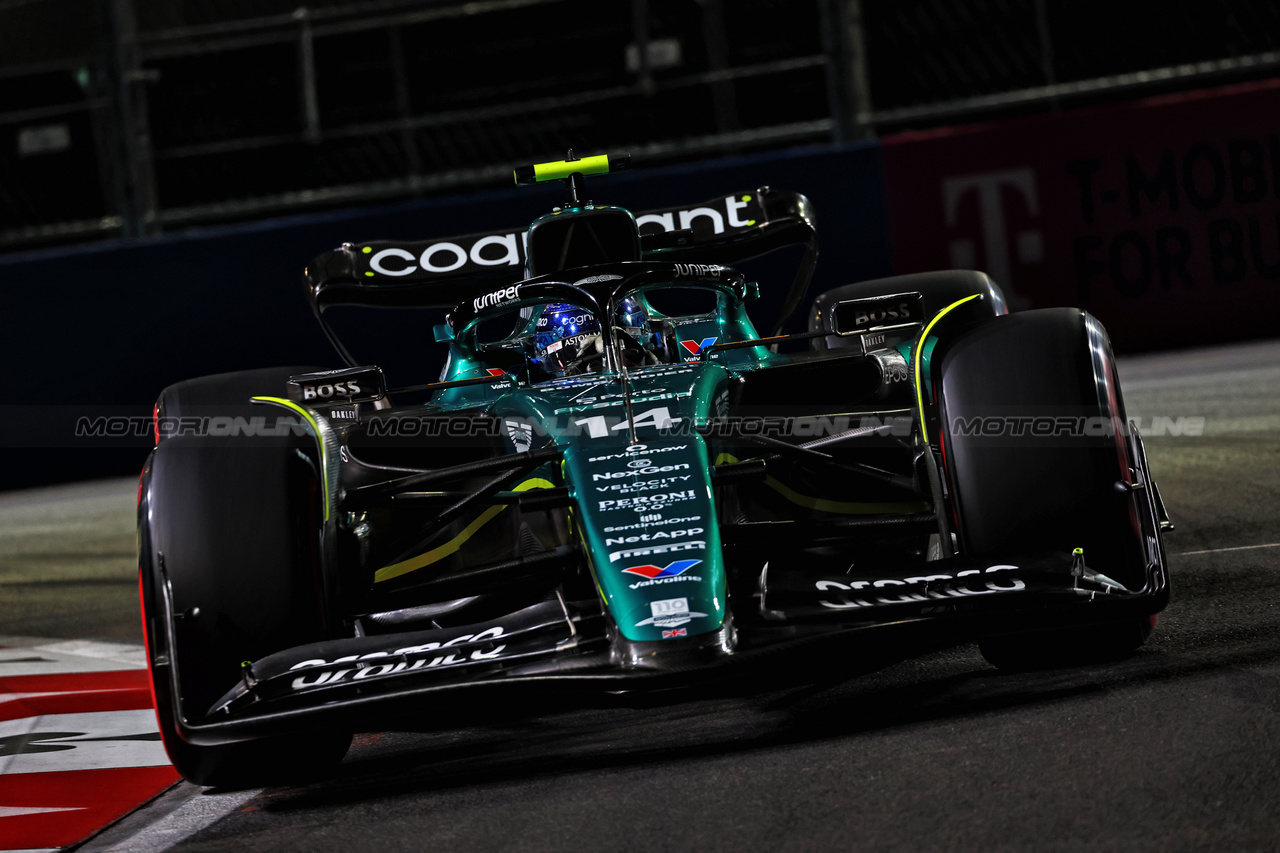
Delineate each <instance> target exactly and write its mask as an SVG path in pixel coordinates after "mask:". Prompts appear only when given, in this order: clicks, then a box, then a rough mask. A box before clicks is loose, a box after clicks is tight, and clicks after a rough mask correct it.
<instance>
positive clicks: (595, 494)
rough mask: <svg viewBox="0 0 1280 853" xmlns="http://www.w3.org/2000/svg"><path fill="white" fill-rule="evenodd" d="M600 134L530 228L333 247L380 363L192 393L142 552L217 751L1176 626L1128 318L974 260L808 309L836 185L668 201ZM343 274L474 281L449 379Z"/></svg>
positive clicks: (180, 701)
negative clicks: (646, 201) (836, 649)
mask: <svg viewBox="0 0 1280 853" xmlns="http://www.w3.org/2000/svg"><path fill="white" fill-rule="evenodd" d="M570 157H571V159H568V160H565V161H561V162H557V163H549V164H542V165H538V166H534V167H529V168H525V169H519V170H517V171H516V181H517V183H539V182H543V181H558V182H563V184H564V185H565V187H566V198H565V200H564V201H563V202H562V206H560V207H557V208H555V209H554V210H552V211H551V212H550V213H548V214H547V215H545V216H542V217H540V218H538V219H537V220H535V221H534V222H533V223H532V224H531V225H530V226H529V227H528V228H527V229H526V230H523V231H520V230H512V231H493V232H488V233H483V234H472V235H467V236H464V237H454V238H448V239H441V240H433V241H425V242H421V243H398V242H371V243H364V244H344V245H343V246H341V247H340V248H338V249H335V250H333V251H330V252H326V253H324V254H323V255H321V256H320V257H318V258H317V259H316V260H315V261H313V262H312V264H311V265H310V266H309V267H308V268H307V271H306V284H307V289H308V293H309V295H310V298H311V301H312V305H313V308H314V311H315V315H316V317H317V318H318V319H319V320H320V323H321V325H322V327H323V328H324V329H325V331H326V334H328V335H329V337H330V339H331V340H332V341H333V343H334V345H335V347H336V349H337V351H338V353H339V355H340V356H341V357H342V359H343V360H344V362H345V366H343V367H339V368H337V369H321V368H316V367H307V366H300V367H283V368H267V369H262V370H256V371H250V372H244V373H235V374H224V375H218V376H208V377H203V378H198V379H193V380H190V381H186V382H181V383H178V384H176V385H173V386H171V387H169V388H167V389H165V390H164V392H163V393H162V394H161V395H160V397H159V400H158V402H157V404H156V410H155V419H156V448H155V450H154V452H153V453H152V455H151V457H150V459H149V461H148V463H147V465H146V468H145V470H144V472H143V481H142V489H141V496H140V505H139V542H140V558H139V563H140V587H141V595H142V604H143V610H144V619H145V623H146V631H147V641H148V654H149V659H150V665H151V674H152V679H153V682H154V686H155V695H156V701H157V711H158V715H159V719H160V724H161V731H162V735H163V738H164V742H165V745H166V747H167V749H168V751H169V755H170V757H171V758H172V760H173V763H174V764H175V766H176V767H177V768H178V770H179V771H180V772H181V773H182V774H183V775H184V776H185V777H186V778H188V779H190V780H191V781H193V782H196V783H201V784H208V785H227V784H239V783H244V782H252V781H255V780H261V779H264V778H267V777H268V776H271V775H272V774H274V773H277V772H278V771H280V770H282V769H289V770H292V771H296V772H298V773H306V772H315V771H318V770H320V769H322V768H323V767H324V766H325V765H331V764H333V763H335V762H336V761H337V760H339V759H340V758H341V756H342V755H343V754H344V753H345V751H346V749H347V746H348V745H349V743H350V740H351V733H352V732H353V731H360V730H379V729H382V728H386V727H388V725H389V723H388V721H389V720H391V719H393V716H394V715H397V714H400V713H403V712H421V711H422V710H423V709H427V710H429V709H432V708H439V707H441V705H442V703H449V702H451V701H453V700H454V698H455V697H460V692H461V691H471V690H477V689H493V688H495V687H496V686H498V685H512V686H516V685H526V686H529V685H533V686H537V687H538V689H540V690H561V689H563V690H604V691H613V692H617V691H633V690H645V689H647V688H655V687H664V688H665V687H670V686H673V685H677V684H681V683H686V682H687V681H688V680H689V679H690V678H693V679H697V680H700V681H703V680H706V679H707V678H708V677H710V676H711V675H715V674H722V673H731V672H736V671H742V670H743V668H744V667H749V666H751V665H752V664H753V663H754V662H759V661H762V660H764V659H766V658H768V659H770V660H776V659H783V656H785V655H787V654H789V653H793V652H794V653H798V654H799V653H804V654H807V655H808V656H809V658H810V659H814V657H815V656H819V657H818V658H817V659H821V658H820V655H821V652H820V651H816V650H818V649H821V648H822V643H823V642H825V641H828V640H841V641H846V642H847V641H850V640H855V641H860V640H861V639H862V638H867V639H868V640H869V641H872V642H883V641H884V639H885V638H886V637H887V636H892V637H894V638H896V640H895V642H896V641H898V640H904V639H916V640H922V641H924V640H925V639H927V640H928V642H933V643H943V644H945V643H965V642H974V641H977V642H978V643H979V644H980V647H981V649H982V652H983V654H984V655H986V657H987V658H988V660H990V661H991V662H992V663H994V664H996V665H998V666H1002V667H1026V666H1036V665H1040V664H1045V663H1061V662H1070V661H1073V660H1086V659H1090V658H1097V657H1114V656H1118V655H1121V654H1124V653H1127V652H1131V651H1133V650H1134V649H1136V648H1137V647H1138V646H1139V645H1141V643H1142V642H1143V641H1144V640H1145V639H1146V637H1147V635H1148V634H1149V632H1150V630H1151V627H1152V625H1153V624H1154V618H1155V617H1154V614H1156V613H1157V612H1158V611H1160V610H1161V609H1162V608H1163V607H1164V606H1165V605H1166V603H1167V601H1168V595H1169V579H1168V571H1167V568H1166V564H1165V555H1164V547H1163V544H1162V531H1163V530H1165V529H1167V528H1168V527H1169V526H1170V525H1169V521H1168V518H1167V516H1166V513H1165V511H1164V508H1163V506H1162V504H1161V501H1160V497H1159V493H1158V491H1157V489H1156V486H1155V483H1154V482H1153V480H1152V479H1151V476H1150V473H1149V471H1148V466H1147V460H1146V455H1145V452H1144V450H1143V445H1142V442H1141V439H1140V438H1139V436H1138V434H1137V431H1136V429H1134V428H1133V427H1132V426H1131V425H1130V424H1129V423H1128V422H1127V421H1126V418H1125V412H1124V405H1123V400H1122V397H1121V392H1120V387H1119V383H1118V379H1117V374H1116V369H1115V364H1114V360H1113V357H1112V352H1111V347H1110V344H1109V342H1108V338H1107V334H1106V332H1105V330H1104V329H1103V328H1102V326H1101V325H1100V324H1099V323H1098V322H1097V321H1096V320H1095V319H1094V318H1093V317H1091V316H1090V315H1089V314H1087V313H1085V312H1083V311H1080V310H1075V309H1067V308H1059V309H1042V310H1032V311H1025V312H1017V313H1012V314H1010V313H1009V312H1008V311H1007V309H1006V306H1005V301H1004V299H1003V297H1002V294H1001V291H1000V289H999V287H998V286H997V285H996V284H995V283H994V282H992V281H991V280H990V279H989V278H988V277H987V276H985V275H984V274H982V273H978V272H971V271H947V272H936V273H928V274H920V275H907V276H899V277H895V278H887V279H881V280H876V281H866V282H861V283H857V284H850V285H846V286H843V287H839V288H836V289H834V290H831V291H828V292H826V293H823V294H821V295H819V296H818V297H817V298H816V299H815V300H814V301H813V302H812V304H811V306H810V307H809V308H808V330H807V331H806V332H802V333H794V334H782V333H780V331H779V330H780V329H781V328H782V326H783V320H784V319H785V317H786V315H788V314H791V313H793V312H794V311H796V310H798V309H799V308H800V307H801V304H802V301H803V299H804V296H805V291H806V289H807V286H808V282H809V279H810V276H811V274H812V272H813V269H814V262H815V259H816V254H817V248H816V239H815V228H814V224H813V213H812V210H811V206H810V204H809V202H808V200H807V199H806V198H805V197H804V196H802V195H799V194H796V193H792V192H786V191H781V190H776V189H768V188H764V189H758V190H752V191H749V192H738V193H734V194H732V195H726V196H724V197H722V198H719V199H715V200H713V201H710V202H707V203H704V204H701V205H695V206H693V207H689V208H672V209H669V210H660V211H653V212H649V213H644V214H642V215H636V214H633V213H632V212H630V211H628V210H625V209H622V208H619V207H612V206H607V205H597V204H592V203H590V202H588V201H586V200H585V195H584V191H585V190H584V182H585V177H586V176H590V175H598V174H603V173H606V172H608V171H611V170H616V169H617V168H619V167H621V166H622V165H624V164H625V160H624V158H621V157H608V156H601V157H588V158H583V159H572V155H570ZM784 247H800V248H801V250H802V254H803V259H802V261H801V262H800V264H799V268H798V271H797V272H796V274H795V277H794V279H793V281H791V282H790V284H789V290H788V291H787V296H786V298H785V300H784V301H783V302H784V307H783V312H782V313H783V315H784V316H783V318H781V319H779V321H778V323H777V325H776V326H775V327H774V328H771V329H768V330H766V331H768V332H769V334H768V335H766V336H763V337H762V336H761V334H760V333H759V332H758V331H757V329H756V328H755V326H754V325H753V324H752V322H751V320H750V319H749V317H748V313H747V308H748V306H749V305H750V303H751V302H752V300H754V299H757V298H758V297H759V294H760V287H761V286H764V287H772V286H773V283H771V282H762V283H760V284H758V283H757V282H755V281H751V280H748V278H746V277H745V276H744V275H743V274H742V273H741V272H739V271H737V270H736V269H735V268H734V265H741V264H744V263H746V262H748V261H750V260H751V259H753V258H756V257H758V256H761V255H764V254H766V253H771V252H773V251H774V250H776V249H780V248H784ZM341 305H359V306H377V307H386V308H406V309H409V308H423V307H435V308H437V309H438V308H446V307H447V308H448V309H449V313H448V314H447V317H446V322H444V323H442V324H439V325H437V326H435V328H434V338H435V341H436V342H437V344H438V346H440V347H442V348H445V349H447V358H446V360H445V366H444V370H443V375H442V376H441V377H440V380H439V381H438V382H434V383H431V384H428V385H419V386H413V387H405V388H388V387H387V382H386V379H385V376H384V373H383V371H382V370H381V369H380V368H379V367H377V366H373V365H370V364H368V363H361V362H360V361H358V360H357V359H355V358H353V357H352V356H351V354H350V353H349V352H348V350H347V348H346V347H345V346H344V345H343V343H342V342H341V341H340V340H339V339H338V337H337V336H336V334H334V332H333V330H332V328H331V326H330V323H329V320H328V319H327V318H326V311H327V310H328V309H330V308H333V307H334V306H341ZM426 335H427V336H429V335H430V333H429V332H428V333H426ZM801 650H804V651H803V652H802V651H801ZM832 660H833V663H832V668H833V669H834V670H838V666H837V664H835V663H834V660H836V658H832Z"/></svg>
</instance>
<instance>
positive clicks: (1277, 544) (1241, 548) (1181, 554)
mask: <svg viewBox="0 0 1280 853" xmlns="http://www.w3.org/2000/svg"><path fill="white" fill-rule="evenodd" d="M1255 548H1280V542H1270V543H1268V544H1266V545H1237V546H1236V547H1234V548H1208V549H1206V550H1204V551H1180V552H1179V553H1177V554H1170V555H1169V556H1171V557H1190V556H1193V555H1195V554H1217V553H1220V552H1222V551H1252V550H1253V549H1255Z"/></svg>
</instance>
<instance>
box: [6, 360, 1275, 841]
mask: <svg viewBox="0 0 1280 853" xmlns="http://www.w3.org/2000/svg"><path fill="white" fill-rule="evenodd" d="M1120 368H1121V377H1122V383H1123V386H1124V391H1125V395H1126V399H1127V402H1128V407H1129V414H1130V416H1131V417H1139V418H1141V419H1142V420H1141V421H1140V424H1141V425H1142V426H1143V427H1144V429H1145V430H1146V434H1147V446H1148V450H1149V453H1150V457H1151V466H1152V469H1153V473H1154V475H1155V477H1156V478H1157V480H1158V482H1159V484H1160V486H1161V489H1162V491H1163V494H1164V498H1165V502H1166V504H1167V505H1168V508H1169V511H1170V513H1171V515H1172V516H1173V518H1174V520H1175V522H1176V523H1177V530H1176V531H1175V532H1174V533H1172V534H1171V535H1169V536H1168V537H1167V539H1166V544H1167V546H1168V550H1169V553H1170V565H1171V570H1172V578H1173V601H1172V603H1171V604H1170V606H1169V608H1168V609H1167V610H1166V611H1165V612H1164V613H1163V614H1162V615H1161V618H1160V625H1159V627H1158V629H1157V632H1156V634H1155V635H1153V637H1152V639H1151V640H1150V641H1149V642H1148V643H1147V645H1146V646H1145V647H1144V648H1143V649H1142V650H1141V651H1140V652H1139V653H1138V654H1136V655H1135V656H1133V657H1132V658H1130V659H1128V660H1125V661H1122V662H1119V663H1114V664H1109V665H1104V666H1093V667H1088V668H1081V669H1060V670H1052V671H1043V672H1037V673H1024V674H1006V673H1002V672H999V671H997V670H995V669H993V668H992V667H990V666H989V665H987V664H986V663H985V662H984V661H983V659H982V658H981V656H980V655H979V654H978V652H977V650H976V648H974V647H961V648H956V649H951V650H947V651H942V652H934V653H930V654H927V655H925V656H923V657H919V658H916V659H911V660H906V661H901V662H898V663H892V664H889V665H876V664H874V663H873V662H872V661H871V659H870V657H869V656H865V657H864V656H859V655H848V656H842V657H837V658H834V659H828V660H821V661H815V662H814V663H816V664H820V665H821V666H822V667H824V668H825V669H827V670H829V671H833V672H839V673H842V676H841V677H840V678H835V679H830V680H827V681H824V682H822V683H819V684H816V685H811V686H799V685H787V684H786V683H775V684H773V685H771V686H768V687H766V688H764V689H762V690H760V691H759V692H757V693H754V694H753V693H742V692H727V693H718V692H715V691H698V692H690V693H689V694H687V695H682V696H667V697H662V701H651V702H627V701H623V700H618V701H612V702H603V703H595V705H594V706H593V707H585V708H584V707H579V706H573V705H568V704H563V703H561V704H557V703H555V702H553V701H543V702H533V701H529V702H522V703H520V704H519V705H518V706H516V705H513V704H512V703H496V702H495V703H494V704H486V705H481V706H479V707H477V708H475V709H472V710H470V711H467V712H465V713H464V714H463V715H461V716H460V717H457V716H455V718H453V719H449V720H446V718H445V715H443V714H442V713H441V712H440V711H439V710H437V709H425V710H424V711H423V713H422V714H421V716H420V718H418V719H416V720H411V721H407V722H402V723H401V724H400V727H401V728H402V729H404V730H399V731H393V732H386V733H375V734H367V735H361V736H359V737H358V738H357V741H356V744H355V746H354V747H353V748H352V750H351V753H350V754H349V755H348V757H347V759H346V761H345V762H344V763H343V764H342V766H341V767H340V768H339V770H338V772H337V774H336V775H335V776H334V777H332V778H330V779H328V780H325V781H321V782H317V783H314V784H311V785H308V786H304V787H293V788H272V789H266V790H255V791H235V792H230V791H210V790H201V789H198V788H195V787H193V786H190V785H187V784H186V783H181V784H179V785H178V786H176V787H174V788H173V789H171V790H170V791H169V792H167V793H166V794H164V795H162V796H161V797H160V798H159V799H157V800H156V801H153V803H151V804H150V805H149V806H147V807H146V808H144V809H142V810H140V811H138V812H136V813H135V814H133V815H131V816H130V817H128V818H126V819H124V820H123V821H122V822H120V823H118V824H116V825H115V826H113V827H110V828H108V829H107V830H106V831H105V832H103V833H102V834H100V835H99V836H97V837H96V838H94V839H92V840H90V841H89V842H88V843H86V844H85V845H83V846H82V848H81V849H82V850H85V851H95V852H96V851H106V850H112V851H117V850H118V851H153V850H169V849H173V850H184V851H221V850H235V851H238V853H248V851H257V850H263V851H266V850H271V851H275V850H308V851H329V850H334V851H337V850H342V851H349V850H360V849H377V850H414V851H417V850H433V851H454V850H459V851H470V850H476V851H493V850H556V851H562V850H584V851H592V850H610V851H618V853H622V852H623V851H632V850H636V851H640V850H643V851H655V850H658V851H665V850H672V851H677V850H679V851H686V850H699V849H701V850H739V851H767V850H920V849H927V850H1037V851H1039V850H1126V851H1128V850H1152V851H1154V850H1159V851H1176V850H1214V851H1217V850H1232V851H1240V850H1248V851H1252V850H1259V851H1264V850H1265V851H1276V850H1280V806H1278V805H1277V804H1280V630H1278V623H1280V523H1278V522H1277V510H1278V509H1280V342H1260V343H1250V344H1241V345H1235V346H1228V347H1219V348H1212V349H1204V350H1189V351H1183V352H1176V353H1165V354H1156V355H1146V356H1140V357H1131V358H1126V359H1122V360H1121V363H1120ZM1153 418H1169V419H1170V421H1169V422H1166V428H1165V429H1164V431H1165V432H1166V433H1170V432H1176V431H1177V430H1178V429H1179V428H1180V429H1182V430H1183V431H1185V430H1186V429H1187V428H1188V427H1190V428H1191V430H1192V431H1195V428H1194V424H1195V422H1194V421H1190V422H1188V421H1186V420H1183V421H1178V420H1177V419H1178V418H1184V419H1186V418H1192V419H1195V418H1203V428H1202V430H1201V431H1200V434H1199V435H1186V434H1183V435H1175V434H1165V435H1155V434H1152V433H1151V431H1150V425H1151V424H1152V419H1153ZM1168 424H1172V426H1173V427H1174V429H1172V430H1171V429H1169V428H1168ZM135 494H136V481H134V480H132V479H128V480H113V481H104V482H99V483H87V484H81V485H76V486H64V487H58V488H51V489H42V490H38V491H31V492H24V493H16V492H15V493H8V494H0V634H9V635H15V634H16V635H28V636H40V637H78V638H98V639H107V640H113V641H117V642H119V641H125V642H130V641H133V642H139V641H140V630H139V628H138V615H137V605H136V601H135V589H136V587H135V574H134V573H135V571H136V569H135V568H134V563H133V559H134V558H133V538H132V537H133V517H132V510H133V502H134V497H135ZM437 729H438V730H437Z"/></svg>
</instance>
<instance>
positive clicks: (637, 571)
mask: <svg viewBox="0 0 1280 853" xmlns="http://www.w3.org/2000/svg"><path fill="white" fill-rule="evenodd" d="M701 562H702V561H701V560H676V561H675V562H674V563H667V565H666V566H663V567H662V568H659V567H657V566H632V567H631V568H629V569H623V571H624V572H630V573H631V574H633V575H640V576H641V577H644V578H649V579H650V580H655V579H657V578H673V577H675V576H676V575H682V574H684V573H685V572H687V571H689V569H692V568H693V567H694V566H696V565H698V563H701Z"/></svg>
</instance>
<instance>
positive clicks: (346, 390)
mask: <svg viewBox="0 0 1280 853" xmlns="http://www.w3.org/2000/svg"><path fill="white" fill-rule="evenodd" d="M359 393H360V385H359V383H357V382H353V381H351V380H350V379H348V380H347V381H346V382H334V383H332V384H330V385H303V386H302V399H304V400H329V399H331V398H333V397H354V396H355V395H356V394H359Z"/></svg>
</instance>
